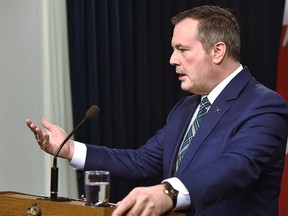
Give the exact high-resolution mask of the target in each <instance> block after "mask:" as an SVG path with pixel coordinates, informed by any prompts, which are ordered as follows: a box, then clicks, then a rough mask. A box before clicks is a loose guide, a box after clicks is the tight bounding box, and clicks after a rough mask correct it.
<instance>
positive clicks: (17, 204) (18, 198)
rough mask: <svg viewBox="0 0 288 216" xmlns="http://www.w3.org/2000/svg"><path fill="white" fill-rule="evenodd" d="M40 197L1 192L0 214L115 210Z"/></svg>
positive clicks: (106, 214)
mask: <svg viewBox="0 0 288 216" xmlns="http://www.w3.org/2000/svg"><path fill="white" fill-rule="evenodd" d="M39 198H41V197H39V196H34V195H29V194H23V193H18V192H12V191H6V192H0V215H5V216H15V215H17V216H18V215H19V216H22V215H23V216H24V215H29V216H34V215H39V216H42V215H43V216H66V215H85V216H90V215H91V216H110V215H111V214H112V212H113V210H114V207H91V206H85V205H84V202H82V201H74V200H73V201H68V202H55V201H50V200H44V199H39ZM37 212H38V213H37ZM169 215H173V216H185V214H182V213H176V212H175V213H174V212H173V213H170V214H169Z"/></svg>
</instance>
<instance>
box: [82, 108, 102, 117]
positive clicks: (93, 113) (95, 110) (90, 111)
mask: <svg viewBox="0 0 288 216" xmlns="http://www.w3.org/2000/svg"><path fill="white" fill-rule="evenodd" d="M99 111H100V108H99V107H98V106H97V105H92V106H91V107H90V108H89V109H88V110H87V112H86V113H85V117H86V118H93V117H95V116H96V115H97V113H98V112H99Z"/></svg>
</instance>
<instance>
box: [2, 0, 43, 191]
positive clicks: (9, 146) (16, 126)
mask: <svg viewBox="0 0 288 216" xmlns="http://www.w3.org/2000/svg"><path fill="white" fill-rule="evenodd" d="M41 12H42V3H41V1H38V0H28V1H21V0H12V1H11V0H1V1H0V101H1V105H0V139H1V142H0V190H1V191H3V190H15V191H23V192H31V193H43V194H44V192H45V191H44V189H45V185H46V184H47V181H46V180H45V176H43V173H42V172H41V170H43V169H44V167H45V157H43V154H42V153H40V150H38V148H37V147H36V145H35V141H34V139H33V136H31V134H30V132H29V130H28V128H27V127H26V125H25V119H26V118H27V117H29V118H32V119H35V120H40V119H41V117H42V116H43V89H42V86H43V82H42V78H43V73H42V71H43V61H42V41H41V40H42V25H41V24H42V15H41Z"/></svg>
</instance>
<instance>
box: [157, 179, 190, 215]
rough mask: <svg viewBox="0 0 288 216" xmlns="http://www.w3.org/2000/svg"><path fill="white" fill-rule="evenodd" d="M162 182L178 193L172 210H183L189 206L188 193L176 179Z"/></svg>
mask: <svg viewBox="0 0 288 216" xmlns="http://www.w3.org/2000/svg"><path fill="white" fill-rule="evenodd" d="M162 182H169V183H170V184H171V185H172V187H173V188H174V189H175V190H177V191H178V192H179V193H178V196H177V204H176V206H175V208H174V209H173V210H183V209H187V208H189V207H190V206H191V200H190V196H189V192H188V190H187V188H186V187H185V185H184V184H183V183H182V182H181V181H180V180H179V179H178V178H176V177H173V178H169V179H165V180H163V181H162Z"/></svg>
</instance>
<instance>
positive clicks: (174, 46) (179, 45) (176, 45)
mask: <svg viewBox="0 0 288 216" xmlns="http://www.w3.org/2000/svg"><path fill="white" fill-rule="evenodd" d="M171 47H172V48H175V49H183V48H187V46H184V45H183V44H175V45H173V44H171Z"/></svg>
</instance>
